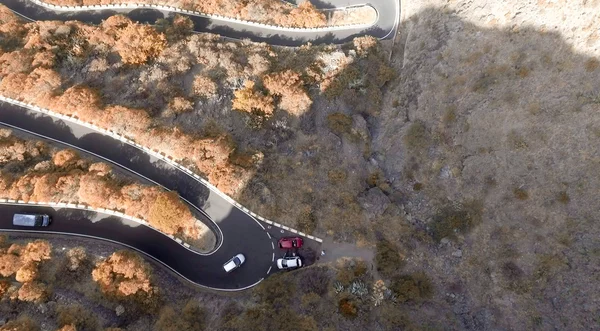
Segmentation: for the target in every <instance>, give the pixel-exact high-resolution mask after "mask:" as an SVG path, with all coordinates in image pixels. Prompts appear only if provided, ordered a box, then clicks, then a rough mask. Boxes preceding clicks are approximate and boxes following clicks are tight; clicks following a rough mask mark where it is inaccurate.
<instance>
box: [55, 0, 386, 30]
mask: <svg viewBox="0 0 600 331" xmlns="http://www.w3.org/2000/svg"><path fill="white" fill-rule="evenodd" d="M44 2H47V3H50V4H54V5H60V6H90V5H109V4H122V3H136V4H152V5H162V6H171V7H175V8H180V9H186V10H192V11H196V12H201V13H205V14H212V15H221V16H224V17H229V18H235V19H241V20H245V21H251V22H259V23H265V24H270V25H276V26H282V27H297V28H317V27H326V26H335V25H348V24H368V23H372V22H373V21H374V20H375V19H376V13H375V10H373V8H371V7H368V6H364V7H359V8H352V9H350V10H338V11H323V10H319V9H317V8H315V6H314V5H313V4H312V3H311V2H310V1H302V2H301V3H300V4H299V5H297V6H296V5H294V4H292V3H290V2H286V1H279V0H251V1H245V2H242V3H240V2H235V1H232V0H218V1H198V0H192V1H183V0H127V1H120V0H119V1H117V0H108V1H106V0H104V1H100V0H85V1H82V0H44Z"/></svg>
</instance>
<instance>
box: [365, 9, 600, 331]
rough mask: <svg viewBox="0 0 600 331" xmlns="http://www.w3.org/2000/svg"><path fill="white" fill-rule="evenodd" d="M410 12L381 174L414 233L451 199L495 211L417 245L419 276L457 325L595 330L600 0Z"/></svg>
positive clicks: (384, 121)
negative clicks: (432, 283)
mask: <svg viewBox="0 0 600 331" xmlns="http://www.w3.org/2000/svg"><path fill="white" fill-rule="evenodd" d="M403 9H404V11H405V17H406V18H407V19H406V21H404V22H403V24H402V27H401V29H400V31H401V34H400V35H399V36H398V40H397V43H396V49H395V56H394V59H393V61H395V66H396V67H397V68H398V70H399V71H400V76H401V77H400V79H399V81H398V82H397V84H396V85H394V86H391V87H390V90H389V91H388V93H387V95H386V96H385V102H386V104H387V106H386V107H384V110H383V111H382V114H381V117H380V119H379V120H378V125H377V126H376V128H375V129H374V130H373V131H372V134H373V136H374V143H373V147H374V150H375V152H376V153H377V155H378V161H380V162H379V164H380V165H381V166H382V167H383V168H384V169H385V172H386V175H387V178H388V179H390V180H391V181H392V186H393V187H394V188H395V189H396V190H398V191H401V192H404V193H405V199H407V201H405V202H404V205H405V206H406V209H407V211H408V213H409V214H410V215H411V217H410V220H412V221H413V222H414V223H416V224H417V225H421V226H428V225H430V223H429V222H430V220H428V219H429V218H430V217H431V216H432V215H434V214H435V210H436V207H437V206H440V205H441V204H442V203H444V201H448V200H449V201H458V202H465V201H469V200H473V199H476V200H480V201H482V202H483V203H484V211H483V221H482V224H481V225H479V226H478V227H476V228H475V229H474V231H472V232H471V233H470V234H469V235H466V236H465V237H462V236H459V239H458V240H457V242H455V243H450V244H447V245H444V244H442V245H440V246H439V247H437V248H435V249H431V248H428V247H431V246H426V245H421V246H418V247H416V248H415V250H414V252H413V256H412V258H411V261H410V263H409V267H408V268H409V269H410V268H415V269H417V268H418V269H421V268H423V267H424V268H425V269H426V270H427V273H428V274H430V275H432V276H433V277H435V278H437V285H438V290H439V291H438V299H443V298H444V297H446V301H448V302H449V303H450V304H451V305H452V307H453V310H454V313H455V317H454V318H456V320H458V321H459V323H458V324H457V325H458V326H459V328H463V327H476V328H494V329H496V328H502V327H509V328H525V329H529V328H531V327H535V326H537V327H540V328H544V329H547V328H565V327H566V328H570V329H587V328H597V327H598V325H599V324H598V323H600V321H599V320H598V319H597V317H594V316H593V315H594V314H591V313H592V312H597V311H598V308H599V306H598V303H597V300H596V299H595V298H597V297H598V294H599V293H600V288H598V286H597V281H598V276H597V270H596V269H597V267H595V265H596V266H597V265H598V262H600V255H599V254H598V252H599V251H600V250H599V247H598V244H597V240H596V239H595V238H597V236H598V234H599V233H598V232H599V231H598V227H597V226H595V223H596V222H597V221H598V218H599V216H600V211H599V209H598V199H597V196H598V192H600V177H599V176H598V173H599V172H600V149H599V148H598V146H600V88H599V86H600V62H599V58H598V57H599V56H600V39H599V37H600V35H599V30H598V29H599V27H600V20H599V14H598V12H599V9H600V1H568V2H567V1H552V2H550V1H543V0H540V1H509V2H497V3H493V2H489V1H478V0H476V1H460V2H458V1H448V2H446V1H444V2H442V1H417V2H411V3H405V7H404V8H403ZM407 120H408V121H409V122H407ZM414 123H422V124H423V127H424V128H425V131H424V132H422V131H419V130H417V128H418V127H417V126H418V124H414ZM411 127H412V130H411ZM407 143H408V144H407ZM407 145H410V146H412V147H408V146H407ZM415 183H421V184H423V186H422V189H421V190H420V191H417V190H415V189H414V188H415V186H414V184H415ZM411 206H412V207H411ZM458 249H460V250H461V253H462V257H454V256H452V255H451V253H453V252H457V250H458ZM456 255H458V253H457V254H456ZM446 294H448V296H446ZM450 294H452V295H451V296H450ZM596 315H597V314H596Z"/></svg>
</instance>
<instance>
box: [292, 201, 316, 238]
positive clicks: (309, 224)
mask: <svg viewBox="0 0 600 331" xmlns="http://www.w3.org/2000/svg"><path fill="white" fill-rule="evenodd" d="M296 226H297V227H298V230H300V231H302V232H304V233H308V234H312V233H313V232H315V230H316V228H317V216H315V213H314V212H313V210H312V208H311V207H310V206H306V207H304V208H303V209H302V211H301V212H300V214H299V215H298V218H297V219H296Z"/></svg>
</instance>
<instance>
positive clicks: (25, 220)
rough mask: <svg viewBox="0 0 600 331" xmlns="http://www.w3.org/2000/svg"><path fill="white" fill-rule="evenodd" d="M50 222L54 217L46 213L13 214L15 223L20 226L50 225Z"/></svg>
mask: <svg viewBox="0 0 600 331" xmlns="http://www.w3.org/2000/svg"><path fill="white" fill-rule="evenodd" d="M50 222H52V219H51V218H50V216H48V215H46V214H15V215H13V225H18V226H48V225H50Z"/></svg>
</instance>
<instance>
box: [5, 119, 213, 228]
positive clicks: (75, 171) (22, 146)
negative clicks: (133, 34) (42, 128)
mask: <svg viewBox="0 0 600 331" xmlns="http://www.w3.org/2000/svg"><path fill="white" fill-rule="evenodd" d="M0 167H1V168H0V198H5V199H6V198H8V199H13V200H23V201H40V202H66V203H78V204H86V205H88V206H91V207H96V208H107V209H112V210H119V211H122V212H123V213H125V214H127V215H131V216H135V217H139V218H142V219H145V220H147V221H148V222H149V223H150V224H151V225H152V226H154V227H155V228H157V229H159V230H161V231H162V232H164V233H167V234H171V235H179V236H182V237H183V238H190V239H198V238H200V236H209V235H211V233H210V232H209V231H207V230H206V229H205V228H200V227H198V225H197V221H196V218H195V217H194V215H192V213H191V212H190V210H189V209H188V207H187V206H186V205H185V204H184V203H183V202H182V201H181V200H180V199H179V197H178V195H177V194H176V193H175V192H166V191H164V190H162V189H161V188H158V187H156V186H148V185H142V184H138V183H133V182H131V181H129V180H126V179H124V178H121V177H122V176H117V175H116V174H114V173H113V172H112V169H111V167H110V166H109V165H108V164H106V163H99V162H97V163H94V162H91V161H89V160H87V159H82V158H80V157H79V156H78V155H77V153H76V152H74V151H73V150H55V149H52V148H51V147H50V146H48V145H47V144H45V143H43V142H40V141H31V140H23V139H20V138H18V137H15V136H14V135H12V133H11V131H9V130H6V129H0ZM207 232H208V233H207Z"/></svg>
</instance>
